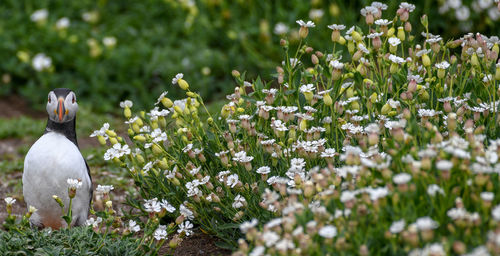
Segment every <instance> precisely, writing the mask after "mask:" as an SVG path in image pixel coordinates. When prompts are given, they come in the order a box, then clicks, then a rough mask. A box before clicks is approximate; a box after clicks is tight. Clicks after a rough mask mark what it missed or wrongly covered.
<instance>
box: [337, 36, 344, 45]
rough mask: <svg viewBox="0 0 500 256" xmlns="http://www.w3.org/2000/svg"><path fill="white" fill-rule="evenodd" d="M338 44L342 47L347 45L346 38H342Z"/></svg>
mask: <svg viewBox="0 0 500 256" xmlns="http://www.w3.org/2000/svg"><path fill="white" fill-rule="evenodd" d="M338 43H339V44H341V45H345V43H346V40H345V38H344V37H343V36H340V38H339V41H338Z"/></svg>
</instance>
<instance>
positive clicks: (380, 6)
mask: <svg viewBox="0 0 500 256" xmlns="http://www.w3.org/2000/svg"><path fill="white" fill-rule="evenodd" d="M371 6H373V7H375V8H377V9H380V10H387V7H388V6H387V5H386V4H384V3H381V2H372V4H371Z"/></svg>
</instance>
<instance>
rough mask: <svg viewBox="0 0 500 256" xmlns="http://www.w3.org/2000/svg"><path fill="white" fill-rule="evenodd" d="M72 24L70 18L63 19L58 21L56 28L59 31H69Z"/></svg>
mask: <svg viewBox="0 0 500 256" xmlns="http://www.w3.org/2000/svg"><path fill="white" fill-rule="evenodd" d="M70 23H71V22H70V21H69V19H68V17H62V18H60V19H58V20H57V22H56V28H57V29H67V28H68V27H69V24H70Z"/></svg>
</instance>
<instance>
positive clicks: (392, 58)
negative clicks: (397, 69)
mask: <svg viewBox="0 0 500 256" xmlns="http://www.w3.org/2000/svg"><path fill="white" fill-rule="evenodd" d="M389 60H390V61H392V62H393V63H396V64H402V63H405V62H406V61H405V59H403V58H401V57H398V56H396V55H393V54H391V55H389Z"/></svg>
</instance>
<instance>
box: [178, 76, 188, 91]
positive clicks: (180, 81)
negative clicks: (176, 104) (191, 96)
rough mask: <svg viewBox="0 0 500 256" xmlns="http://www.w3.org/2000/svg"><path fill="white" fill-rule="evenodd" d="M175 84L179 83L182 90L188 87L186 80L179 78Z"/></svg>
mask: <svg viewBox="0 0 500 256" xmlns="http://www.w3.org/2000/svg"><path fill="white" fill-rule="evenodd" d="M177 84H178V85H179V87H180V88H181V89H182V90H187V89H189V84H188V83H187V82H186V80H184V79H182V78H180V79H179V80H177Z"/></svg>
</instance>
